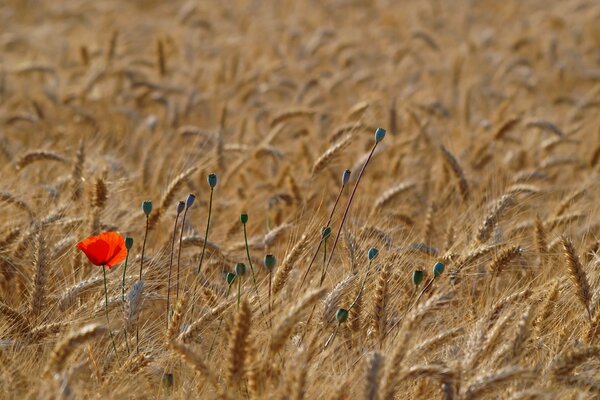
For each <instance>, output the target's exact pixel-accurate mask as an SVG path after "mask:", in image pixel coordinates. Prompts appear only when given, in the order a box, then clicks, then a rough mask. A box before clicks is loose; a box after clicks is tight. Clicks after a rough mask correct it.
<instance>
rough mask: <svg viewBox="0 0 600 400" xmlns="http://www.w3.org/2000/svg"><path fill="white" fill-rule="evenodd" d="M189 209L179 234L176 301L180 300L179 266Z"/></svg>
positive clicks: (185, 212) (185, 213)
mask: <svg viewBox="0 0 600 400" xmlns="http://www.w3.org/2000/svg"><path fill="white" fill-rule="evenodd" d="M188 209H189V208H188V207H186V208H185V211H184V212H183V218H182V219H181V233H180V234H179V251H178V252H177V285H176V289H175V300H179V265H180V261H181V242H182V240H183V230H184V229H185V217H186V216H187V212H188Z"/></svg>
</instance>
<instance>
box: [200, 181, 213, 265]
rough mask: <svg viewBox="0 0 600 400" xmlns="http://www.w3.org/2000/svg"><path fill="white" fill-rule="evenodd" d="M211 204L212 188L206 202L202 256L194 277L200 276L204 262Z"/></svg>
mask: <svg viewBox="0 0 600 400" xmlns="http://www.w3.org/2000/svg"><path fill="white" fill-rule="evenodd" d="M212 202H213V188H212V187H211V188H210V198H209V200H208V219H207V220H206V232H204V243H203V244H202V254H201V255H200V262H199V263H198V269H197V271H196V275H199V274H200V269H201V268H202V262H203V261H204V252H205V251H206V241H207V240H208V229H209V228H210V215H211V214H212Z"/></svg>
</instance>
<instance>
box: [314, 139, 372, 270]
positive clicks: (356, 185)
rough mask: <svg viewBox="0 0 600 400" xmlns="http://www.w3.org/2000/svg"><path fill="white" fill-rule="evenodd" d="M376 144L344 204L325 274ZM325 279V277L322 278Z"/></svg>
mask: <svg viewBox="0 0 600 400" xmlns="http://www.w3.org/2000/svg"><path fill="white" fill-rule="evenodd" d="M377 144H379V141H375V144H374V145H373V147H372V148H371V152H370V153H369V156H368V157H367V160H366V161H365V163H364V164H363V166H362V168H361V170H360V173H359V174H358V178H356V183H355V184H354V188H353V189H352V193H351V194H350V198H349V199H348V203H347V204H346V209H345V210H344V215H343V216H342V222H340V227H339V228H338V231H337V234H336V235H335V240H334V241H333V246H332V247H331V252H330V253H329V259H328V260H327V265H326V266H325V272H327V268H328V267H329V264H331V259H332V258H333V253H334V252H335V248H336V246H337V243H338V240H339V239H340V234H341V233H342V228H343V227H344V222H346V217H347V216H348V212H349V211H350V206H351V205H352V200H353V199H354V195H355V194H356V189H358V184H359V183H360V179H361V178H362V176H363V174H364V172H365V169H366V168H367V165H368V164H369V161H370V160H371V157H373V153H375V149H376V148H377ZM323 279H325V276H323Z"/></svg>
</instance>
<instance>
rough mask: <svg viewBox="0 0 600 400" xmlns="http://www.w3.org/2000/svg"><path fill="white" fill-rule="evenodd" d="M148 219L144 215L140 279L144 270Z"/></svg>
mask: <svg viewBox="0 0 600 400" xmlns="http://www.w3.org/2000/svg"><path fill="white" fill-rule="evenodd" d="M148 227H149V221H148V216H147V215H146V232H145V233H144V242H143V243H142V258H141V259H140V281H141V280H142V272H143V270H144V253H145V252H146V239H147V238H148Z"/></svg>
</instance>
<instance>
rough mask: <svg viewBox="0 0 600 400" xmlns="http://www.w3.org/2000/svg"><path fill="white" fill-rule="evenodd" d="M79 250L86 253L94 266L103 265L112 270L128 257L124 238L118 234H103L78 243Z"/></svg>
mask: <svg viewBox="0 0 600 400" xmlns="http://www.w3.org/2000/svg"><path fill="white" fill-rule="evenodd" d="M77 248H78V249H79V250H81V251H83V252H84V253H85V255H86V256H87V258H88V259H89V260H90V261H91V263H92V264H94V265H103V266H105V267H108V269H111V268H112V267H114V266H115V265H117V264H118V263H120V262H121V261H123V260H124V259H125V257H126V256H127V248H126V247H125V240H124V239H123V236H121V235H119V234H118V233H117V232H103V233H101V234H99V235H96V236H90V237H89V238H87V239H83V240H82V241H81V242H79V243H77Z"/></svg>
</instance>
